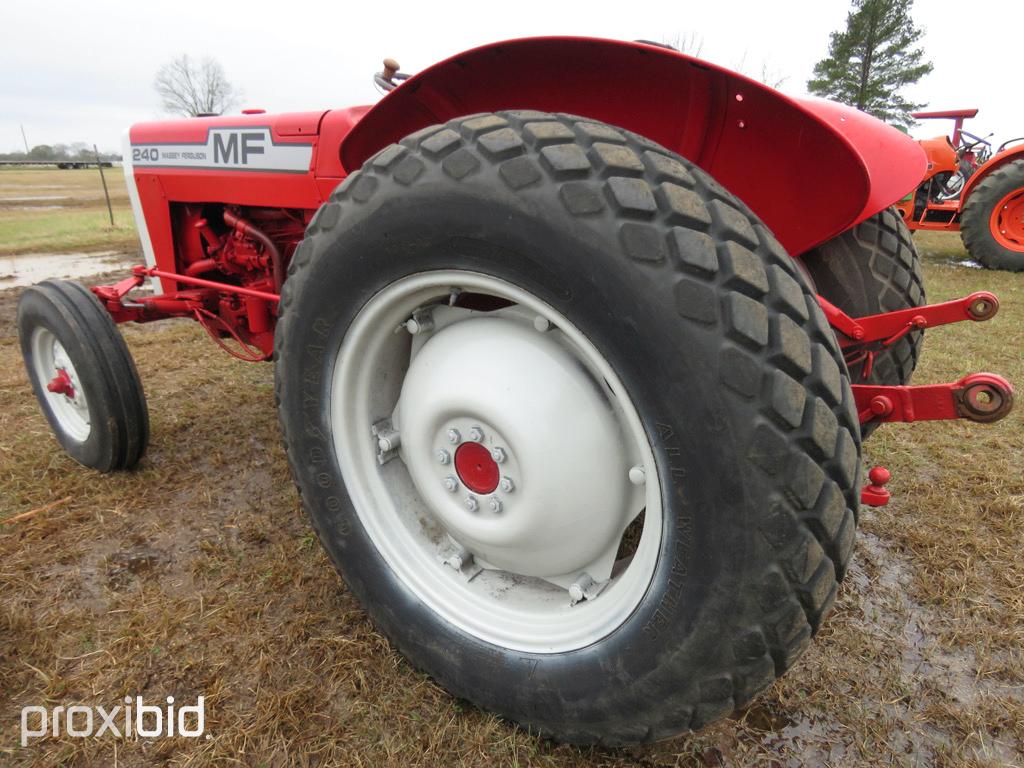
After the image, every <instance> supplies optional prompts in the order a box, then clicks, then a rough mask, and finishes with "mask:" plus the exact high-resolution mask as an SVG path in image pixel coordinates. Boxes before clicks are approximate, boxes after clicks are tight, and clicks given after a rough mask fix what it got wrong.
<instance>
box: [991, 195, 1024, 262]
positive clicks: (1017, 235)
mask: <svg viewBox="0 0 1024 768" xmlns="http://www.w3.org/2000/svg"><path fill="white" fill-rule="evenodd" d="M991 227H992V237H994V238H995V240H996V242H998V243H999V244H1000V245H1001V246H1003V247H1004V248H1009V249H1010V250H1011V251H1024V189H1015V190H1014V191H1013V192H1011V193H1010V194H1008V195H1007V196H1006V197H1004V198H1003V199H1002V200H1000V201H999V204H998V205H996V207H995V208H994V209H992V221H991Z"/></svg>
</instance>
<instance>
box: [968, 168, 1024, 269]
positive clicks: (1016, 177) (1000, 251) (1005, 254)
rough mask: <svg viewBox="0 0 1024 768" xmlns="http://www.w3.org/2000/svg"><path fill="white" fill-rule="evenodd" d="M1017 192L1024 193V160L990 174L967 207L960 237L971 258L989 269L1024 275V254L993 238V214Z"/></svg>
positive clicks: (969, 200) (972, 193) (981, 183)
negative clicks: (1016, 190)
mask: <svg viewBox="0 0 1024 768" xmlns="http://www.w3.org/2000/svg"><path fill="white" fill-rule="evenodd" d="M1015 189H1024V159H1022V160H1013V161H1010V162H1006V163H1004V164H1003V165H1001V166H999V167H997V168H995V169H994V170H990V171H988V172H986V175H985V178H984V179H982V180H981V181H979V182H978V184H977V186H976V187H974V189H973V190H972V191H971V193H970V196H969V197H968V198H967V202H966V203H965V204H964V209H963V213H962V214H961V217H960V236H961V238H962V239H963V242H964V247H965V248H967V252H968V253H969V254H970V255H971V258H972V259H974V260H975V261H977V262H978V263H979V264H981V265H982V266H983V267H986V268H988V269H1003V270H1007V271H1009V272H1021V271H1024V252H1022V251H1013V250H1010V249H1009V248H1006V247H1005V246H1003V245H1002V244H1001V243H999V242H998V241H997V240H996V239H995V237H993V235H992V227H991V218H992V211H993V209H994V208H995V206H996V205H998V204H999V202H1000V201H1001V200H1002V199H1003V198H1005V197H1006V196H1007V195H1008V194H1010V193H1011V192H1012V191H1014V190H1015Z"/></svg>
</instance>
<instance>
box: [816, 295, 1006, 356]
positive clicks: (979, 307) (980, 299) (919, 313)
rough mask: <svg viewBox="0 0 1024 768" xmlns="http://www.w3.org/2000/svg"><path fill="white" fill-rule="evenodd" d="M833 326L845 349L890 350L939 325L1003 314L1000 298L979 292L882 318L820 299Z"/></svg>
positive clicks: (904, 310)
mask: <svg viewBox="0 0 1024 768" xmlns="http://www.w3.org/2000/svg"><path fill="white" fill-rule="evenodd" d="M818 304H820V305H821V309H822V311H823V312H824V313H825V317H826V318H828V322H829V324H830V325H831V326H832V327H833V328H835V329H836V330H837V331H839V332H840V333H841V334H842V336H845V337H846V338H843V337H842V336H840V338H839V342H840V345H841V346H843V347H851V346H856V345H859V344H867V343H869V342H873V341H880V342H882V346H883V347H887V346H889V345H890V344H892V343H894V342H895V341H897V340H898V339H900V338H902V337H903V336H905V335H906V334H908V333H910V332H911V331H921V330H924V329H925V328H933V327H935V326H937V325H948V324H949V323H958V322H960V321H961V320H974V321H976V322H981V321H982V320H990V319H991V318H993V317H994V316H995V314H996V312H998V311H999V299H997V298H996V297H995V294H992V293H989V292H988V291H978V292H977V293H972V294H971V295H970V296H967V297H965V298H962V299H955V300H954V301H945V302H943V303H942V304H928V305H926V306H923V307H910V308H909V309H900V310H897V311H895V312H884V313H882V314H880V315H868V316H867V317H858V318H852V317H850V316H849V315H848V314H846V313H845V312H843V310H841V309H839V307H837V306H835V305H834V304H831V303H829V302H828V301H827V300H825V299H824V298H822V297H821V296H819V297H818Z"/></svg>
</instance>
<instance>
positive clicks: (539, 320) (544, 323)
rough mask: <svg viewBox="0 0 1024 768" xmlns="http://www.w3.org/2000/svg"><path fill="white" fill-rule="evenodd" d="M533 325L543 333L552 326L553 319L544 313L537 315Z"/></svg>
mask: <svg viewBox="0 0 1024 768" xmlns="http://www.w3.org/2000/svg"><path fill="white" fill-rule="evenodd" d="M533 327H534V328H536V329H537V330H538V331H540V332H541V333H544V332H545V331H547V329H548V328H550V327H551V321H550V320H548V319H547V318H546V317H544V316H543V315H537V316H536V317H535V318H533Z"/></svg>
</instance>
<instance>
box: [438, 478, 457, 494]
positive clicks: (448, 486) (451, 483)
mask: <svg viewBox="0 0 1024 768" xmlns="http://www.w3.org/2000/svg"><path fill="white" fill-rule="evenodd" d="M441 482H442V483H443V484H444V489H445V490H446V491H448V492H449V493H455V492H456V491H457V490H459V481H458V480H456V479H455V478H454V477H452V476H451V475H448V477H446V478H445V479H444V480H442V481H441Z"/></svg>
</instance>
